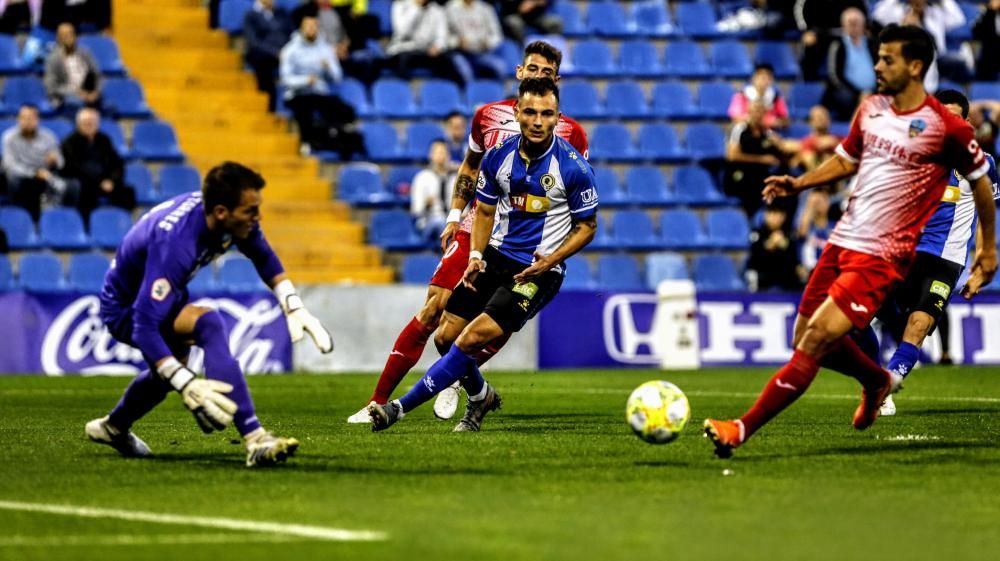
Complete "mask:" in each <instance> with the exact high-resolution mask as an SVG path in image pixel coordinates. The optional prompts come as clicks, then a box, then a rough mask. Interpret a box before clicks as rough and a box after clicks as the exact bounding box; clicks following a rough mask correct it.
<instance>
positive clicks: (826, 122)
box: [785, 105, 841, 171]
mask: <svg viewBox="0 0 1000 561" xmlns="http://www.w3.org/2000/svg"><path fill="white" fill-rule="evenodd" d="M809 127H810V129H811V130H810V131H809V134H808V135H806V137H805V138H803V139H802V141H801V142H800V143H799V146H798V147H797V149H795V150H792V152H793V153H794V154H795V157H794V158H793V160H792V165H793V166H795V165H801V166H802V167H803V168H805V170H806V171H810V170H813V169H816V168H817V167H818V166H819V165H820V164H822V163H823V162H825V161H827V160H828V159H830V158H831V157H833V153H834V151H835V150H836V149H837V145H838V144H840V140H841V139H840V137H839V136H837V135H835V134H833V133H831V132H830V112H829V111H827V110H826V107H823V106H822V105H814V106H813V107H812V108H811V109H810V110H809ZM785 150H786V151H789V150H788V147H786V148H785Z"/></svg>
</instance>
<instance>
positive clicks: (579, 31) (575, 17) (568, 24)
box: [555, 0, 590, 37]
mask: <svg viewBox="0 0 1000 561" xmlns="http://www.w3.org/2000/svg"><path fill="white" fill-rule="evenodd" d="M555 13H556V15H558V16H559V17H560V18H561V19H562V24H563V35H565V36H567V37H583V36H585V35H589V34H590V31H589V30H588V29H587V26H585V25H584V24H583V17H581V16H580V10H579V8H577V7H576V3H574V2H572V1H571V0H560V1H559V2H556V5H555Z"/></svg>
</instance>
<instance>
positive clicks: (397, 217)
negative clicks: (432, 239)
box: [368, 210, 429, 251]
mask: <svg viewBox="0 0 1000 561" xmlns="http://www.w3.org/2000/svg"><path fill="white" fill-rule="evenodd" d="M368 238H369V241H370V242H371V243H373V244H375V245H377V246H379V247H381V248H384V249H387V250H389V251H413V250H418V249H424V248H426V247H428V245H429V244H428V243H427V241H425V240H424V239H422V238H421V237H420V236H419V235H418V234H417V232H416V230H415V229H414V227H413V219H411V218H410V215H409V213H407V212H406V211H403V210H377V211H375V212H374V213H372V218H371V223H370V224H369V226H368Z"/></svg>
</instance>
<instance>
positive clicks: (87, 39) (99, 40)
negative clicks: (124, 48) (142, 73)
mask: <svg viewBox="0 0 1000 561" xmlns="http://www.w3.org/2000/svg"><path fill="white" fill-rule="evenodd" d="M78 41H79V44H80V46H81V47H86V48H87V50H89V51H90V54H92V55H94V59H95V60H96V61H97V67H98V68H100V69H101V74H103V75H105V76H124V75H125V64H124V63H122V56H121V54H120V53H119V52H118V44H117V43H115V40H114V39H112V38H111V37H108V36H106V35H81V36H80V38H79V40H78Z"/></svg>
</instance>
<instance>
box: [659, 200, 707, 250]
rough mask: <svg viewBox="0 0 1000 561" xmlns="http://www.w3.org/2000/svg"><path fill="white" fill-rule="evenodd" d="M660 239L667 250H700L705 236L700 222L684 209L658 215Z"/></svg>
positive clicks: (667, 211) (694, 215)
mask: <svg viewBox="0 0 1000 561" xmlns="http://www.w3.org/2000/svg"><path fill="white" fill-rule="evenodd" d="M660 238H661V239H662V240H663V246H664V247H666V248H669V249H701V248H703V247H705V234H704V233H703V232H702V225H701V220H699V219H698V215H697V214H695V213H694V212H693V211H690V210H688V209H686V208H679V209H670V210H665V211H663V212H661V213H660Z"/></svg>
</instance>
